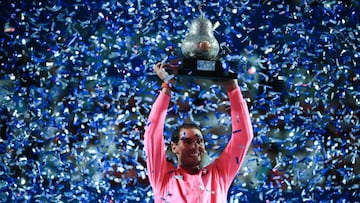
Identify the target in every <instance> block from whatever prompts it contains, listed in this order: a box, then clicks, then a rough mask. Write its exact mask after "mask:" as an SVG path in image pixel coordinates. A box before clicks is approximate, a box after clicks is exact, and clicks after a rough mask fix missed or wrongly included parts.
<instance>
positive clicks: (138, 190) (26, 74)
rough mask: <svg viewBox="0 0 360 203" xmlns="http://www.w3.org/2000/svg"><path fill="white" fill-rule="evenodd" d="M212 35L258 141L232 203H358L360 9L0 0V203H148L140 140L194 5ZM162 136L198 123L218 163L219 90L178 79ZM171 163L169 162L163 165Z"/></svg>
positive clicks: (319, 4)
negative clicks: (160, 66)
mask: <svg viewBox="0 0 360 203" xmlns="http://www.w3.org/2000/svg"><path fill="white" fill-rule="evenodd" d="M199 4H203V6H202V10H203V11H204V12H205V14H206V16H207V17H208V18H209V19H210V20H211V21H212V22H213V23H215V22H216V21H219V22H220V27H218V28H217V29H216V31H215V37H216V38H217V39H218V41H219V43H220V44H221V46H222V49H221V52H220V55H219V59H220V60H221V61H222V62H223V63H224V65H225V67H226V68H230V69H232V70H233V71H235V72H237V73H238V75H239V82H240V84H241V89H242V92H243V94H244V96H245V97H246V100H247V102H248V106H249V110H250V113H251V118H252V123H253V127H254V136H255V137H254V140H253V143H252V145H251V148H250V150H249V152H248V155H247V157H246V160H245V162H244V164H243V166H242V168H241V170H240V172H239V175H238V176H237V178H236V179H235V180H234V183H233V186H232V188H231V190H230V191H229V201H230V202H268V201H270V202H272V201H274V202H282V201H286V202H319V201H322V202H331V201H334V202H356V201H358V199H359V192H358V191H359V187H360V185H359V168H360V167H359V146H360V142H359V134H360V132H359V116H360V115H359V106H360V87H359V80H360V68H359V64H360V48H359V47H360V46H359V42H360V23H359V22H360V21H359V15H360V12H359V9H360V4H359V2H358V1H335V0H334V1H320V0H318V1H314V0H308V1H306V0H304V1H255V0H248V1H246V0H242V1H234V2H231V1H225V0H223V1H218V2H215V1H214V2H213V1H171V2H167V1H140V0H138V1H83V0H76V1H69V0H65V1H64V0H57V1H55V0H54V1H52V0H48V1H2V0H0V5H1V15H0V19H1V20H0V27H1V31H0V110H1V114H0V116H1V117H0V135H1V138H0V153H1V159H0V201H2V202H151V201H152V190H151V187H150V186H149V183H148V181H147V178H146V164H145V162H144V158H145V155H144V151H143V143H142V136H143V133H144V123H146V118H147V116H148V114H149V111H150V109H151V105H152V103H153V102H154V99H155V98H156V95H157V92H158V90H159V89H160V85H161V81H159V80H158V79H157V78H156V77H154V76H151V73H152V65H153V64H155V63H156V62H158V61H161V60H162V59H163V58H164V57H165V56H169V60H168V62H171V63H176V61H178V60H179V59H180V58H181V52H180V48H179V47H180V43H181V41H182V39H184V37H185V35H186V32H187V31H188V28H187V26H186V25H187V24H189V23H191V20H192V19H194V18H196V17H197V16H198V15H199V13H200V12H199V9H198V5H199ZM177 88H178V93H176V94H174V96H173V98H172V102H171V105H170V106H171V107H170V109H169V114H168V119H167V125H166V126H165V129H166V133H165V136H166V137H167V138H169V135H170V133H171V131H172V130H173V129H174V128H175V127H176V126H177V125H179V124H180V123H182V122H185V121H189V120H191V121H194V122H198V123H200V124H201V125H202V127H203V128H204V130H205V132H206V147H207V149H208V151H209V153H210V157H211V158H216V157H217V156H218V155H219V153H220V152H221V150H222V149H223V148H224V146H225V145H226V142H227V140H228V139H229V136H230V134H231V129H230V128H231V125H230V124H231V123H230V117H229V106H228V103H227V96H226V93H225V91H224V90H222V89H221V88H220V87H218V86H217V85H214V84H213V83H212V82H211V81H209V80H200V79H195V80H190V79H187V80H180V81H179V82H178V87H177ZM169 158H171V155H169Z"/></svg>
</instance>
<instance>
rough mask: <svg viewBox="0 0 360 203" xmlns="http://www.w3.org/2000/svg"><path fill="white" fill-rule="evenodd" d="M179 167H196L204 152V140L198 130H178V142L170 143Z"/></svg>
mask: <svg viewBox="0 0 360 203" xmlns="http://www.w3.org/2000/svg"><path fill="white" fill-rule="evenodd" d="M171 148H172V151H173V152H174V153H175V154H176V156H177V158H178V162H179V165H180V166H183V167H197V166H199V165H200V162H201V159H202V157H203V155H204V152H205V144H204V138H203V135H202V134H201V132H200V130H199V129H196V128H183V129H181V130H180V134H179V142H178V143H177V144H176V143H171Z"/></svg>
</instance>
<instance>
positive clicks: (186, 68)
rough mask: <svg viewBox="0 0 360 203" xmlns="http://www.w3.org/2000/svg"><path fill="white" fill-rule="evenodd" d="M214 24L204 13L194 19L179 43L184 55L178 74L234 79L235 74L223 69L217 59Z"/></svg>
mask: <svg viewBox="0 0 360 203" xmlns="http://www.w3.org/2000/svg"><path fill="white" fill-rule="evenodd" d="M216 27H217V26H214V25H213V24H212V23H211V22H210V20H209V19H207V18H206V17H205V14H204V13H201V15H200V16H199V17H198V18H196V19H194V20H193V21H192V23H191V25H190V27H189V32H188V34H187V35H186V37H185V39H184V41H183V42H182V44H181V50H182V53H183V55H184V56H185V57H184V59H183V61H182V64H181V66H180V68H179V70H178V76H190V77H202V78H208V79H215V80H225V79H236V78H237V74H235V73H232V72H228V71H226V70H224V68H223V67H222V65H221V63H220V61H218V60H217V56H218V53H219V49H220V48H219V43H218V41H217V40H216V38H215V37H214V30H215V29H216Z"/></svg>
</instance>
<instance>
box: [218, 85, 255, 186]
mask: <svg viewBox="0 0 360 203" xmlns="http://www.w3.org/2000/svg"><path fill="white" fill-rule="evenodd" d="M222 85H223V86H224V87H225V89H226V91H227V94H228V96H229V100H230V107H231V122H232V136H231V139H230V141H229V143H228V144H227V146H226V148H225V149H224V151H223V152H222V154H221V156H220V157H219V159H218V160H216V165H217V167H218V168H219V169H220V170H221V172H222V174H223V177H224V181H225V183H226V185H227V186H228V187H229V186H230V184H231V182H232V180H233V178H234V177H235V176H236V174H237V172H238V171H239V169H240V167H241V165H242V163H243V161H244V157H245V155H246V153H247V150H248V148H249V146H250V143H251V140H252V138H253V129H252V125H251V121H250V115H249V110H248V107H247V104H246V102H245V100H244V99H243V96H242V94H241V91H240V88H239V86H238V84H237V81H235V80H233V81H227V82H225V83H223V84H222Z"/></svg>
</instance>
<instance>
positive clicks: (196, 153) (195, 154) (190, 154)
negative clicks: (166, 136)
mask: <svg viewBox="0 0 360 203" xmlns="http://www.w3.org/2000/svg"><path fill="white" fill-rule="evenodd" d="M189 156H191V157H198V156H200V153H199V152H193V153H189Z"/></svg>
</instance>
